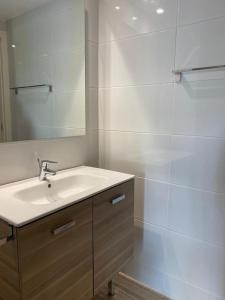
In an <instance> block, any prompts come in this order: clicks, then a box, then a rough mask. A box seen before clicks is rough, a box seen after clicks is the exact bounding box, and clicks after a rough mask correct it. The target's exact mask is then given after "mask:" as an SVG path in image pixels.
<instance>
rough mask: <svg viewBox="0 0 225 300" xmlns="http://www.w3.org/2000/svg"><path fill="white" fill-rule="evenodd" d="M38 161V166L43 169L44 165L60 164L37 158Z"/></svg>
mask: <svg viewBox="0 0 225 300" xmlns="http://www.w3.org/2000/svg"><path fill="white" fill-rule="evenodd" d="M37 161H38V164H39V167H40V168H41V167H42V165H43V164H46V165H47V164H57V163H58V162H57V161H54V160H48V159H43V160H41V159H40V158H39V157H38V158H37Z"/></svg>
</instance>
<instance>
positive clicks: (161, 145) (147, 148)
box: [100, 132, 171, 182]
mask: <svg viewBox="0 0 225 300" xmlns="http://www.w3.org/2000/svg"><path fill="white" fill-rule="evenodd" d="M170 141H171V139H170V137H169V136H163V135H162V136H157V135H151V134H135V133H123V132H101V133H100V156H101V157H102V159H101V165H102V166H104V167H106V168H108V169H113V170H118V171H124V172H128V173H131V174H135V175H137V176H139V177H144V178H150V179H153V180H159V181H166V182H167V181H168V180H169V177H170V165H171V157H170V155H171V153H170V147H171V145H170Z"/></svg>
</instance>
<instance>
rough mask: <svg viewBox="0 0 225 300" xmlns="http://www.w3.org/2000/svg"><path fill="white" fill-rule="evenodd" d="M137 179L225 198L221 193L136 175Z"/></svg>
mask: <svg viewBox="0 0 225 300" xmlns="http://www.w3.org/2000/svg"><path fill="white" fill-rule="evenodd" d="M135 177H136V178H138V179H142V180H147V181H151V182H155V183H161V184H164V185H170V186H174V187H177V188H183V189H187V190H192V191H195V192H201V193H208V194H214V195H218V196H223V197H225V193H219V192H215V191H210V190H203V189H198V188H195V187H193V186H187V185H181V184H176V183H173V182H169V181H161V180H155V179H153V178H148V177H142V176H138V175H135Z"/></svg>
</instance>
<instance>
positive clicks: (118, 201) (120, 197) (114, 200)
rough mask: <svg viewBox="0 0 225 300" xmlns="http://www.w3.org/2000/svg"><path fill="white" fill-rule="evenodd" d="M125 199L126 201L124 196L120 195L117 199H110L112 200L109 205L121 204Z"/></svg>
mask: <svg viewBox="0 0 225 300" xmlns="http://www.w3.org/2000/svg"><path fill="white" fill-rule="evenodd" d="M125 199H126V196H125V195H124V194H123V195H120V196H118V197H116V198H114V199H112V200H111V203H112V205H116V204H118V203H120V202H122V201H123V200H125Z"/></svg>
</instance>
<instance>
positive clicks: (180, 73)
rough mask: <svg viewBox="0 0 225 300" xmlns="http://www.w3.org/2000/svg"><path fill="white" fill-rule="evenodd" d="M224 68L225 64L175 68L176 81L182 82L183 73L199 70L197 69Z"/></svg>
mask: <svg viewBox="0 0 225 300" xmlns="http://www.w3.org/2000/svg"><path fill="white" fill-rule="evenodd" d="M222 69H225V65H217V66H209V67H199V68H190V69H188V68H187V69H180V70H173V74H175V75H176V82H181V80H182V74H183V73H188V72H197V71H208V70H222Z"/></svg>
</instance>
